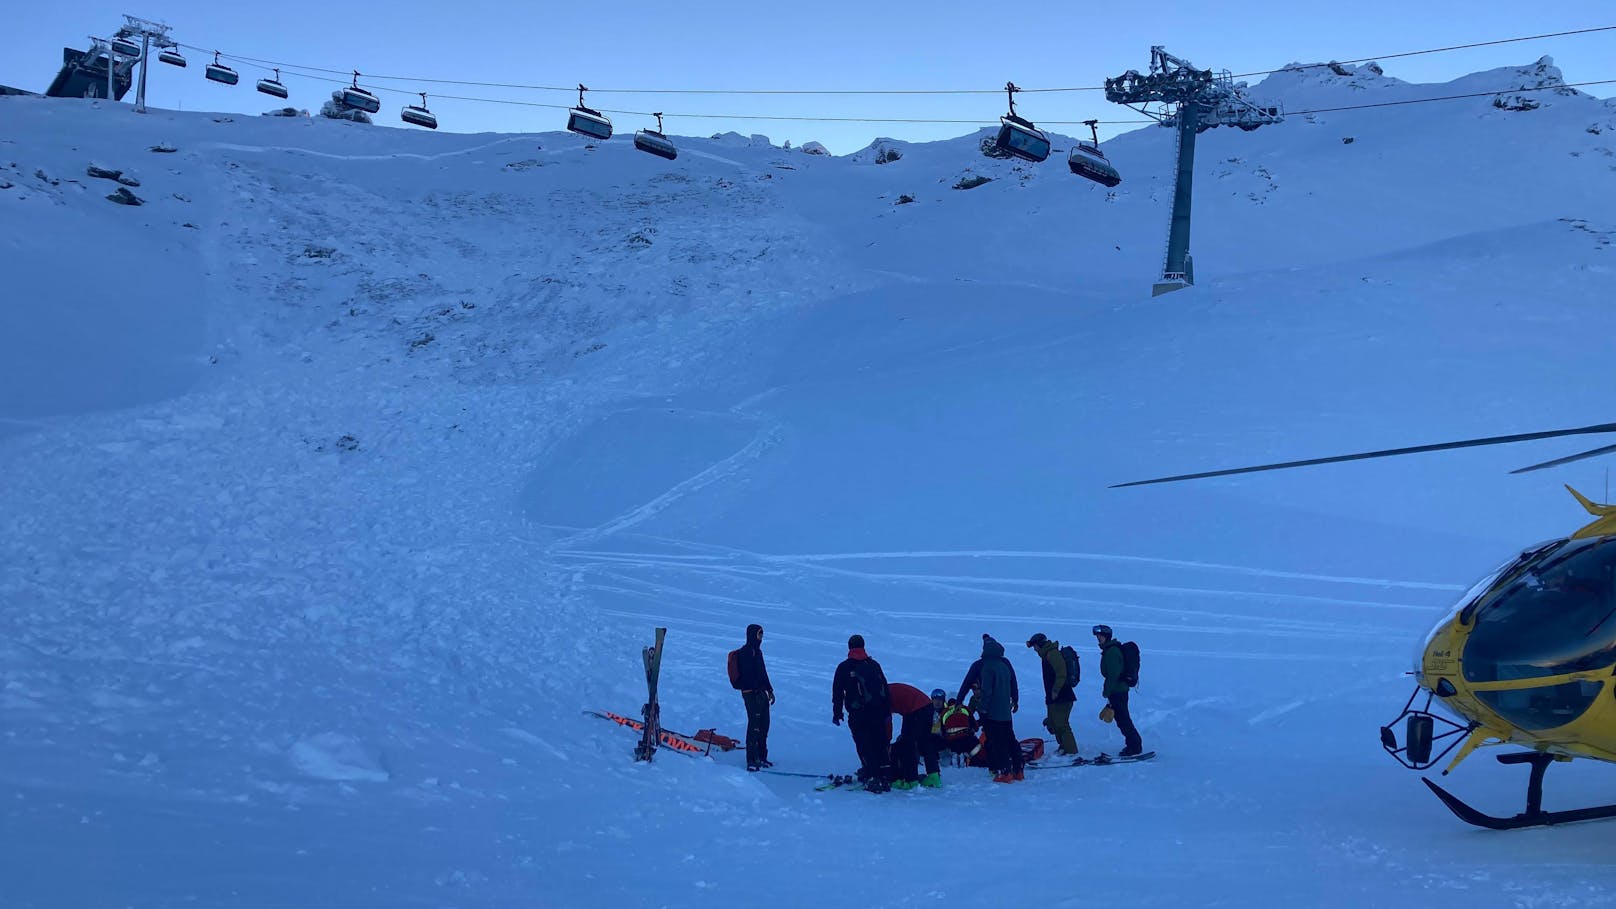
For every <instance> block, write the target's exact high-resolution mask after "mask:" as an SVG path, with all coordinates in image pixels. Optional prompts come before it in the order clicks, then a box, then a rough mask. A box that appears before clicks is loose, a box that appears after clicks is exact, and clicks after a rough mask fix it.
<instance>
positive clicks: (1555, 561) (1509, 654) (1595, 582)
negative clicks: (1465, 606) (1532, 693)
mask: <svg viewBox="0 0 1616 909" xmlns="http://www.w3.org/2000/svg"><path fill="white" fill-rule="evenodd" d="M1511 574H1512V575H1513V577H1511V578H1508V579H1507V581H1506V583H1503V584H1501V585H1500V586H1498V587H1496V588H1495V589H1494V590H1491V591H1489V592H1488V593H1487V594H1486V595H1484V596H1483V597H1482V599H1481V600H1479V601H1478V602H1477V603H1476V604H1475V607H1474V608H1475V630H1474V631H1472V632H1471V634H1470V637H1469V640H1468V642H1467V643H1466V644H1465V650H1464V657H1463V665H1464V676H1465V678H1466V679H1468V680H1469V681H1472V682H1496V681H1507V680H1510V679H1534V678H1544V677H1548V676H1556V675H1563V674H1565V673H1569V672H1581V671H1584V670H1592V669H1603V668H1605V667H1608V666H1611V665H1616V583H1613V580H1616V538H1611V537H1600V538H1595V539H1591V540H1570V541H1567V542H1566V543H1565V544H1564V545H1562V546H1559V547H1555V548H1552V549H1549V550H1545V551H1543V552H1542V553H1541V554H1540V555H1538V556H1537V558H1535V559H1534V560H1532V561H1531V562H1530V563H1529V564H1528V565H1526V566H1524V570H1520V571H1516V572H1511Z"/></svg>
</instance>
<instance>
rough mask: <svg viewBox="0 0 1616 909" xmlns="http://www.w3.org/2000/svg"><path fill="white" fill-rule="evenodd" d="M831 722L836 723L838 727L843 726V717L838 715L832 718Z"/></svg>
mask: <svg viewBox="0 0 1616 909" xmlns="http://www.w3.org/2000/svg"><path fill="white" fill-rule="evenodd" d="M830 721H831V722H832V723H835V724H836V725H837V726H840V725H842V715H841V714H839V713H838V714H836V715H834V716H832V717H831V718H830Z"/></svg>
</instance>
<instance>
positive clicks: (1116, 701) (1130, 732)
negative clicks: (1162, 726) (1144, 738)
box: [1105, 691, 1145, 754]
mask: <svg viewBox="0 0 1616 909" xmlns="http://www.w3.org/2000/svg"><path fill="white" fill-rule="evenodd" d="M1105 702H1106V703H1107V704H1110V705H1111V719H1113V720H1115V721H1116V724H1117V730H1118V731H1119V732H1121V733H1122V744H1123V750H1125V751H1128V752H1130V753H1135V754H1136V753H1138V752H1139V751H1142V750H1143V749H1144V747H1145V746H1144V745H1142V744H1140V741H1139V730H1138V728H1136V727H1135V726H1134V724H1133V717H1132V716H1130V715H1129V714H1128V692H1126V691H1124V692H1123V693H1121V694H1108V695H1106V696H1105Z"/></svg>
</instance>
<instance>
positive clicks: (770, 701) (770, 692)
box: [769, 689, 774, 707]
mask: <svg viewBox="0 0 1616 909" xmlns="http://www.w3.org/2000/svg"><path fill="white" fill-rule="evenodd" d="M769 706H770V707H773V706H774V691H773V689H770V691H769Z"/></svg>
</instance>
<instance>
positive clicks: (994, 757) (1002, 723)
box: [982, 720, 1022, 773]
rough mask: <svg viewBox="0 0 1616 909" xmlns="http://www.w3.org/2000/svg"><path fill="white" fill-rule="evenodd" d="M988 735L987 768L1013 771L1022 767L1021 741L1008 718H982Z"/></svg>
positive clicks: (995, 770)
mask: <svg viewBox="0 0 1616 909" xmlns="http://www.w3.org/2000/svg"><path fill="white" fill-rule="evenodd" d="M982 728H983V730H984V731H986V732H987V736H988V748H987V751H988V769H990V770H992V771H993V772H994V773H1006V772H1009V773H1015V772H1017V771H1019V770H1020V769H1021V767H1022V759H1021V743H1020V742H1018V741H1016V728H1015V725H1014V724H1013V723H1011V721H1010V720H984V721H983V722H982Z"/></svg>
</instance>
